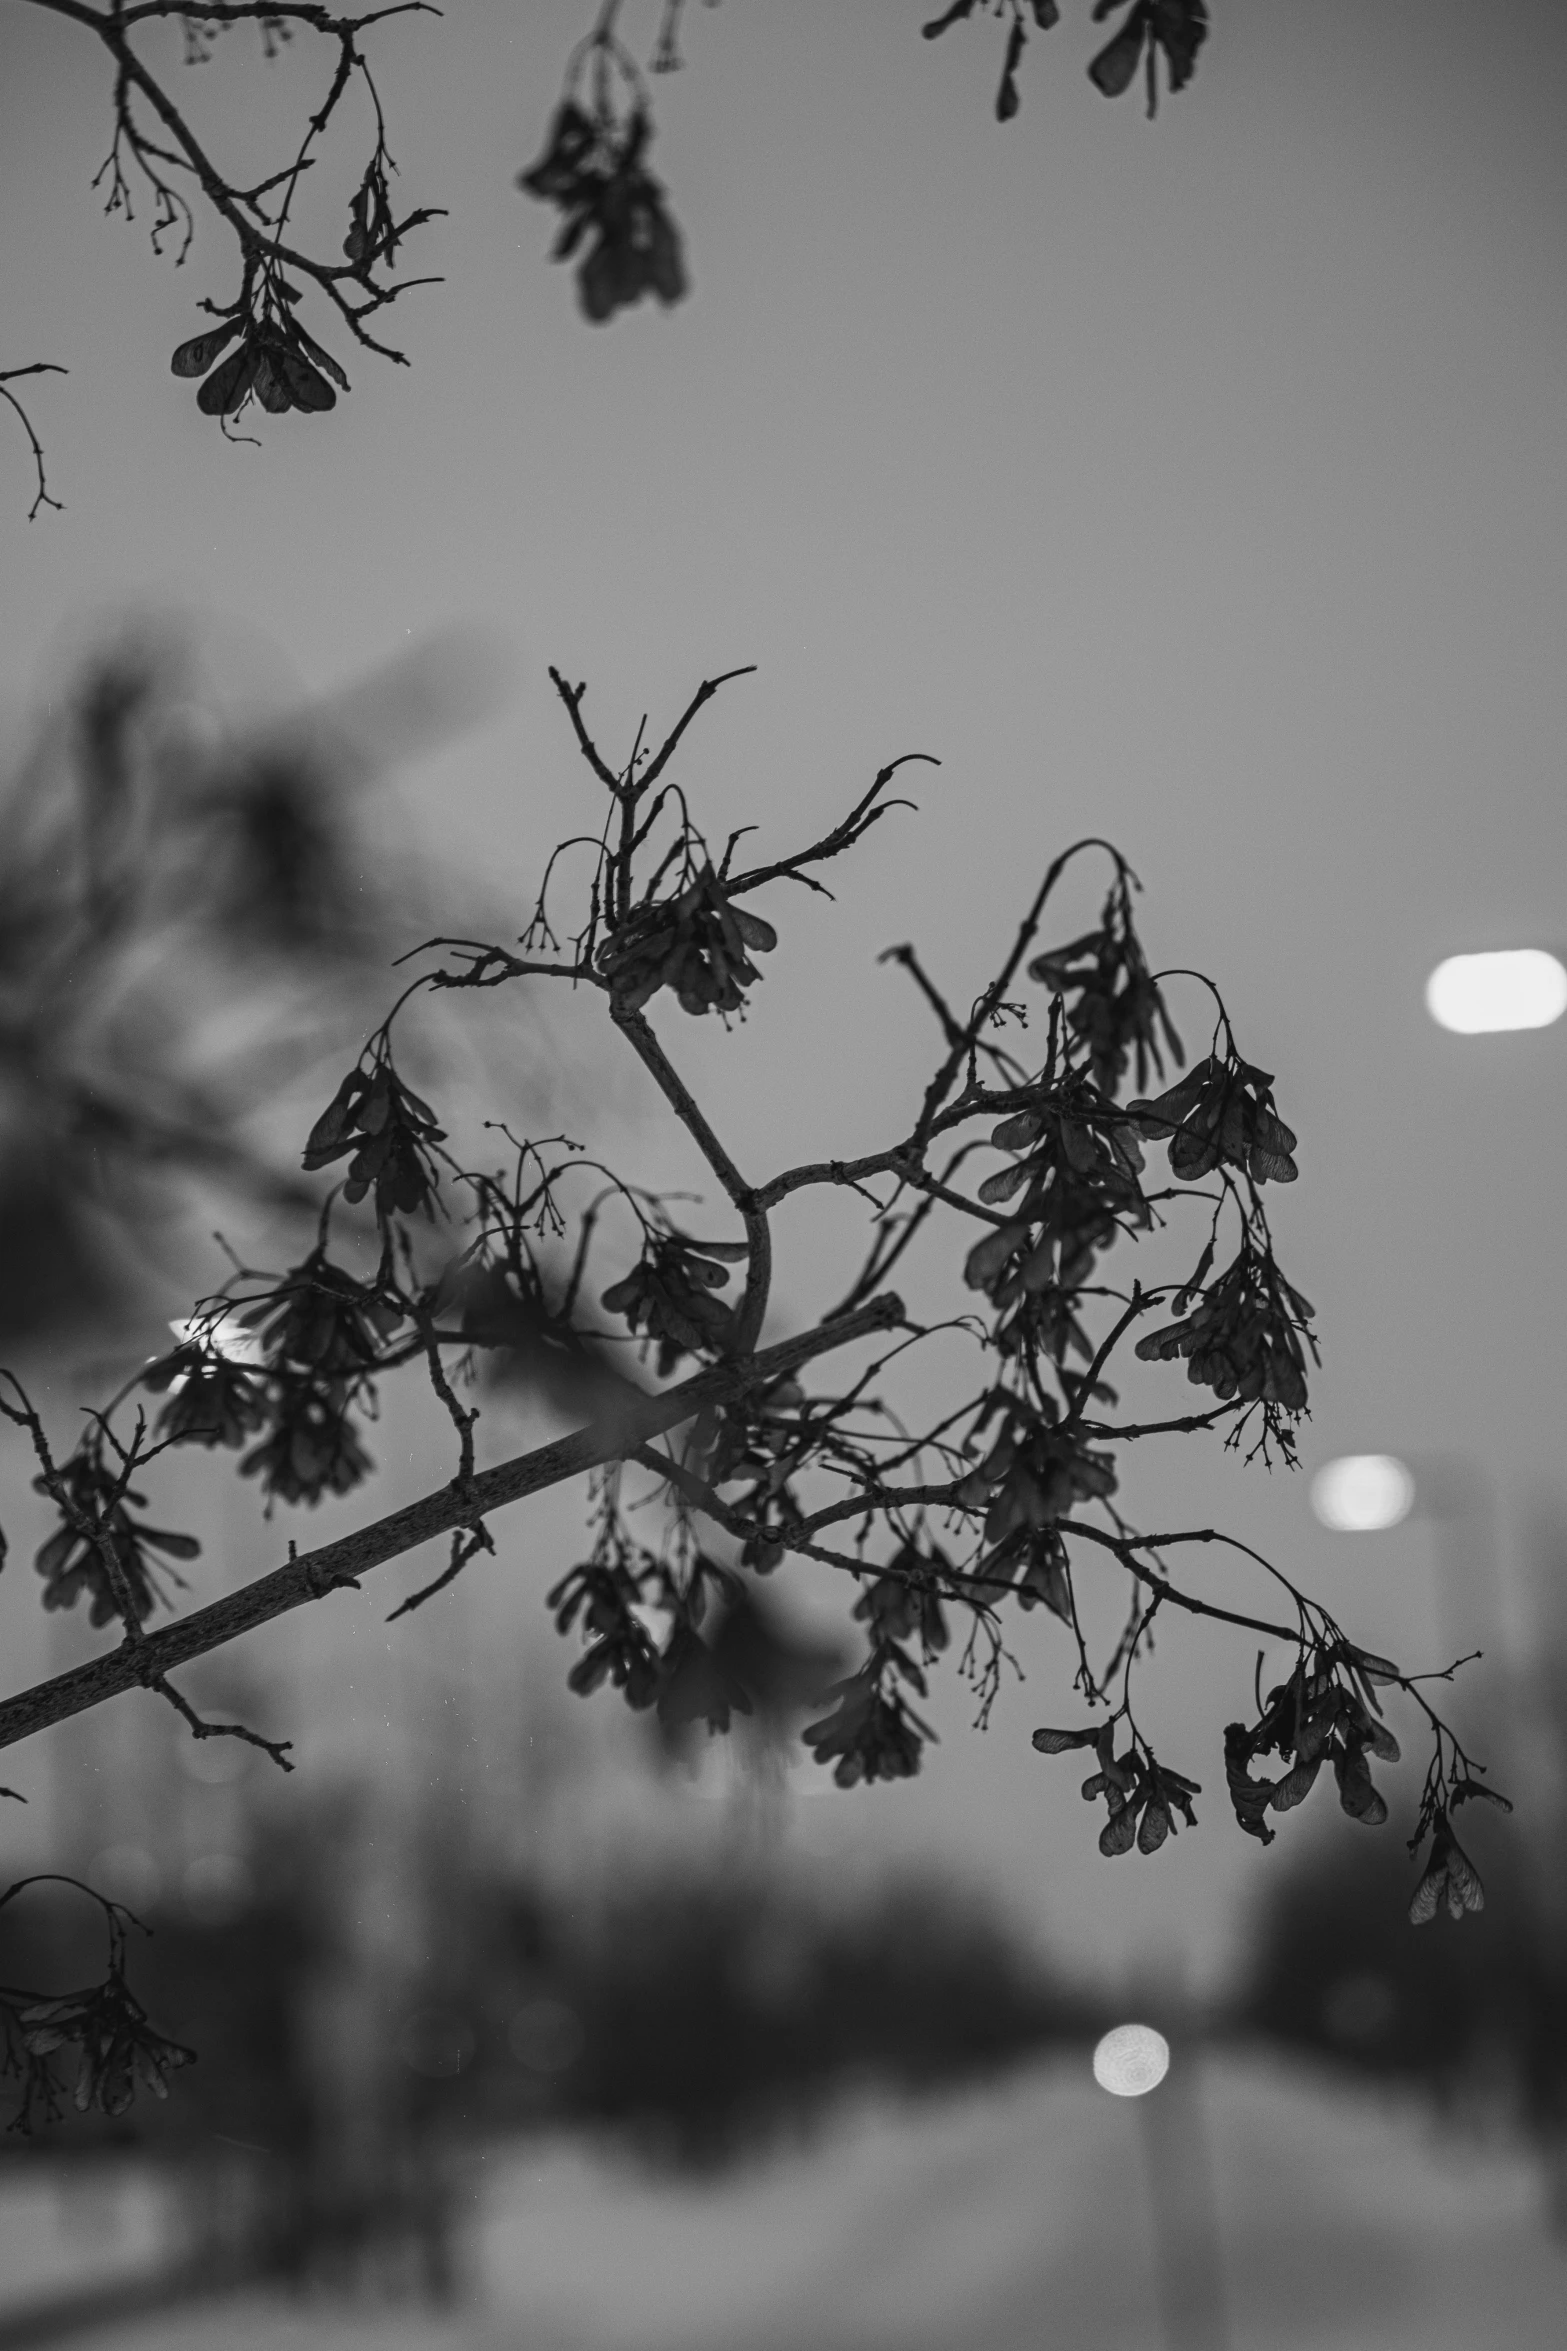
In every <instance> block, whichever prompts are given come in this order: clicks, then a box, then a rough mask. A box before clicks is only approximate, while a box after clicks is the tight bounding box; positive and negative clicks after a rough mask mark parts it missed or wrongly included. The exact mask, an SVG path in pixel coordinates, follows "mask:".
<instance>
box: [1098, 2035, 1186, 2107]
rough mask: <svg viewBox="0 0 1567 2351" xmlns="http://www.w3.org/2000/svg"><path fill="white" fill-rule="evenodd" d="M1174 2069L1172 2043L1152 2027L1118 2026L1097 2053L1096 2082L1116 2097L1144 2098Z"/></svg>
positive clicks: (1106, 2036)
mask: <svg viewBox="0 0 1567 2351" xmlns="http://www.w3.org/2000/svg"><path fill="white" fill-rule="evenodd" d="M1169 2070H1170V2044H1169V2042H1168V2041H1167V2040H1166V2039H1165V2037H1164V2035H1163V2033H1156V2032H1155V2031H1154V2029H1153V2026H1152V2025H1151V2024H1118V2025H1117V2026H1116V2028H1115V2030H1114V2031H1113V2032H1109V2033H1106V2035H1105V2037H1104V2039H1103V2040H1102V2041H1101V2042H1100V2043H1099V2046H1098V2047H1097V2048H1096V2049H1095V2051H1094V2080H1095V2081H1096V2082H1097V2083H1098V2084H1099V2087H1100V2089H1101V2090H1108V2091H1109V2093H1110V2095H1111V2097H1112V2098H1141V2097H1142V2096H1143V2095H1144V2093H1145V2092H1146V2091H1148V2090H1157V2088H1158V2087H1159V2084H1160V2083H1161V2082H1162V2081H1163V2080H1164V2077H1165V2075H1166V2074H1167V2073H1168V2072H1169Z"/></svg>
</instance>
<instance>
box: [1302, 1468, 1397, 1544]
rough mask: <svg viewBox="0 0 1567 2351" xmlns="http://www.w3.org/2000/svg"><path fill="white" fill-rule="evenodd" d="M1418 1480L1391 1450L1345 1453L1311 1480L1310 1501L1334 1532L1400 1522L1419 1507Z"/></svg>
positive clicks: (1347, 1532)
mask: <svg viewBox="0 0 1567 2351" xmlns="http://www.w3.org/2000/svg"><path fill="white" fill-rule="evenodd" d="M1414 1500H1415V1481H1414V1478H1413V1476H1412V1475H1411V1473H1410V1471H1409V1470H1408V1469H1406V1467H1405V1466H1404V1464H1403V1462H1401V1461H1396V1460H1395V1459H1394V1457H1393V1455H1392V1454H1391V1453H1346V1454H1344V1455H1342V1456H1341V1458H1340V1459H1339V1460H1337V1461H1330V1462H1329V1463H1328V1465H1327V1467H1326V1469H1319V1470H1318V1472H1317V1474H1316V1476H1315V1477H1314V1478H1313V1479H1312V1481H1311V1507H1312V1509H1313V1510H1314V1511H1315V1512H1316V1514H1317V1516H1318V1518H1319V1519H1320V1520H1321V1521H1322V1524H1323V1525H1324V1526H1325V1527H1332V1529H1333V1531H1334V1533H1335V1534H1340V1535H1370V1534H1375V1533H1377V1532H1378V1530H1379V1529H1380V1528H1382V1527H1396V1526H1397V1524H1398V1522H1399V1520H1400V1519H1401V1518H1407V1517H1408V1516H1409V1513H1410V1511H1411V1510H1412V1509H1413V1507H1414Z"/></svg>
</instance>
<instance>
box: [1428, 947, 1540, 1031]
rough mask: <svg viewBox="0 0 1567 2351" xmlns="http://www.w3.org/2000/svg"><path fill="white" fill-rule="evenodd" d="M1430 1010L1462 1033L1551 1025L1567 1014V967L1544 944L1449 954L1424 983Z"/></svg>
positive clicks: (1442, 1023)
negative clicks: (1494, 951) (1486, 952)
mask: <svg viewBox="0 0 1567 2351" xmlns="http://www.w3.org/2000/svg"><path fill="white" fill-rule="evenodd" d="M1426 1010H1427V1011H1428V1012H1429V1013H1430V1015H1431V1018H1432V1019H1433V1020H1434V1021H1436V1022H1437V1023H1438V1024H1439V1026H1440V1027H1442V1028H1444V1029H1454V1030H1456V1031H1457V1033H1458V1034H1459V1035H1460V1036H1464V1037H1473V1036H1479V1035H1481V1034H1482V1033H1484V1032H1487V1031H1490V1030H1494V1029H1543V1028H1549V1026H1550V1024H1551V1022H1552V1021H1553V1020H1560V1018H1561V1016H1562V1014H1563V1013H1564V1012H1567V970H1564V969H1563V968H1562V966H1561V964H1560V963H1558V961H1557V960H1556V957H1555V956H1554V955H1547V954H1546V953H1545V951H1544V949H1543V948H1541V947H1517V948H1513V949H1510V950H1509V951H1508V952H1506V953H1505V954H1495V955H1450V956H1448V958H1447V960H1446V962H1445V963H1439V964H1438V965H1437V967H1436V969H1435V971H1434V972H1433V973H1432V974H1431V977H1430V978H1429V979H1428V980H1427V982H1426Z"/></svg>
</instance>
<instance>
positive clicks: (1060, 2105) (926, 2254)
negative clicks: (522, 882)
mask: <svg viewBox="0 0 1567 2351" xmlns="http://www.w3.org/2000/svg"><path fill="white" fill-rule="evenodd" d="M1173 2083H1174V2077H1173V2076H1172V2083H1171V2085H1167V2087H1166V2090H1165V2091H1164V2092H1162V2093H1161V2092H1156V2093H1154V2095H1155V2097H1158V2096H1160V2095H1164V2096H1169V2095H1170V2094H1171V2088H1172V2087H1173ZM1199 2094H1200V2098H1201V2103H1202V2109H1203V2112H1204V2115H1205V2119H1206V2136H1207V2137H1208V2139H1209V2141H1210V2142H1211V2150H1212V2162H1213V2169H1214V2174H1215V2186H1216V2199H1217V2211H1218V2223H1219V2232H1220V2238H1221V2245H1222V2266H1223V2273H1224V2285H1225V2298H1226V2300H1227V2302H1228V2306H1229V2328H1228V2340H1229V2343H1230V2345H1231V2346H1232V2351H1271V2347H1272V2346H1275V2345H1277V2346H1280V2347H1284V2346H1288V2347H1289V2351H1308V2347H1309V2351H1351V2347H1352V2346H1353V2347H1355V2351H1362V2347H1364V2346H1367V2345H1370V2344H1373V2343H1374V2344H1376V2345H1377V2346H1378V2347H1379V2351H1403V2347H1404V2346H1405V2345H1408V2346H1410V2351H1413V2347H1414V2346H1416V2345H1419V2346H1420V2347H1421V2351H1449V2347H1451V2351H1460V2347H1461V2351H1471V2347H1472V2346H1474V2345H1476V2344H1478V2343H1480V2342H1482V2341H1486V2342H1494V2343H1498V2344H1504V2345H1506V2346H1508V2347H1509V2351H1537V2347H1538V2351H1547V2347H1549V2351H1555V2347H1556V2346H1557V2345H1559V2343H1560V2341H1561V2312H1562V2308H1563V2299H1564V2295H1567V2246H1563V2245H1561V2244H1560V2243H1559V2242H1558V2243H1553V2242H1552V2240H1551V2238H1550V2237H1549V2235H1548V2233H1547V2230H1546V2227H1545V2222H1544V2218H1543V2213H1544V2197H1543V2192H1542V2189H1541V2185H1540V2180H1539V2175H1538V2172H1537V2170H1536V2169H1535V2168H1534V2167H1533V2166H1532V2165H1531V2164H1530V2163H1529V2162H1528V2161H1527V2160H1526V2159H1525V2158H1524V2157H1523V2156H1522V2155H1520V2154H1518V2153H1515V2152H1512V2151H1510V2150H1509V2149H1507V2148H1505V2147H1503V2146H1501V2145H1498V2144H1496V2143H1488V2142H1487V2141H1485V2140H1484V2139H1482V2138H1478V2137H1475V2136H1465V2135H1462V2134H1458V2133H1454V2132H1439V2131H1438V2130H1437V2128H1436V2127H1435V2125H1434V2124H1433V2123H1432V2121H1431V2120H1430V2116H1429V2110H1428V2109H1427V2108H1426V2107H1425V2106H1424V2105H1423V2104H1422V2103H1421V2102H1419V2101H1417V2100H1415V2099H1414V2098H1412V2097H1407V2096H1405V2095H1404V2094H1402V2093H1396V2092H1391V2091H1389V2092H1386V2093H1382V2094H1378V2093H1375V2092H1368V2091H1366V2090H1364V2089H1361V2088H1353V2089H1351V2088H1349V2087H1347V2086H1345V2085H1344V2084H1342V2083H1341V2082H1338V2081H1335V2080H1333V2079H1332V2078H1330V2077H1328V2076H1326V2075H1318V2074H1313V2073H1310V2072H1307V2071H1305V2070H1302V2069H1299V2068H1291V2067H1288V2066H1286V2065H1284V2064H1282V2063H1280V2062H1279V2061H1277V2060H1273V2059H1267V2060H1263V2059H1254V2058H1249V2057H1244V2056H1239V2055H1225V2056H1218V2057H1215V2058H1213V2059H1211V2060H1210V2061H1208V2063H1207V2065H1206V2067H1205V2075H1204V2080H1203V2083H1202V2085H1201V2089H1200V2093H1199ZM1144 2119H1145V2118H1144V2115H1143V2112H1142V2109H1141V2102H1140V2101H1135V2100H1118V2099H1112V2098H1108V2097H1106V2096H1104V2095H1102V2094H1101V2093H1100V2092H1099V2091H1098V2090H1096V2089H1095V2088H1094V2086H1093V2084H1092V2082H1091V2080H1090V2079H1089V2077H1088V2070H1087V2065H1086V2062H1085V2061H1084V2060H1083V2059H1081V2058H1074V2059H1070V2060H1067V2059H1060V2058H1058V2059H1054V2060H1052V2061H1051V2062H1050V2063H1049V2064H1048V2065H1047V2066H1045V2067H1041V2068H1036V2069H1034V2070H1032V2071H1030V2072H1028V2073H1026V2074H1023V2075H1020V2076H1018V2077H1016V2078H1015V2079H1013V2080H1012V2081H1010V2082H1008V2083H1005V2084H1003V2085H1001V2086H998V2087H994V2088H992V2089H990V2090H987V2091H982V2092H970V2093H967V2094H963V2095H960V2096H951V2097H947V2098H944V2099H942V2100H940V2101H935V2100H932V2101H930V2102H928V2103H925V2104H916V2105H909V2106H901V2107H895V2106H892V2105H890V2104H883V2105H880V2106H862V2107H860V2108H858V2109H855V2110H851V2111H846V2112H845V2113H844V2114H843V2115H842V2116H841V2117H840V2119H839V2121H838V2122H837V2123H836V2124H835V2125H834V2127H832V2128H831V2129H830V2130H829V2131H827V2132H826V2133H825V2134H824V2135H823V2137H822V2138H821V2139H820V2141H819V2142H818V2143H817V2144H816V2145H815V2146H813V2147H808V2148H807V2149H805V2150H803V2151H801V2152H795V2153H789V2154H786V2155H780V2156H775V2157H773V2158H770V2159H768V2160H766V2161H762V2162H757V2163H754V2164H752V2165H749V2166H743V2167H741V2168H739V2169H736V2170H735V2171H733V2172H729V2173H725V2174H721V2175H719V2176H718V2177H717V2178H714V2179H701V2178H692V2177H690V2176H681V2175H670V2174H659V2173H655V2172H652V2171H649V2170H646V2169H642V2168H639V2167H634V2166H633V2165H632V2164H631V2162H630V2160H629V2159H628V2158H623V2157H617V2156H609V2155H604V2154H600V2153H596V2152H595V2151H594V2148H593V2146H592V2145H591V2144H590V2143H589V2142H587V2141H586V2140H584V2139H583V2138H581V2137H567V2136H561V2137H556V2138H548V2137H545V2138H540V2139H539V2140H537V2141H535V2142H533V2143H531V2144H529V2145H527V2146H525V2147H521V2148H516V2149H514V2150H512V2151H507V2150H505V2149H501V2150H498V2151H493V2152H491V2153H490V2154H489V2155H488V2156H485V2157H482V2158H476V2159H475V2164H474V2172H473V2175H472V2185H471V2187H470V2189H469V2192H468V2195H467V2197H466V2198H465V2203H466V2209H467V2215H468V2223H467V2243H466V2254H467V2287H468V2293H467V2297H466V2298H465V2301H464V2303H463V2304H462V2305H461V2307H460V2308H459V2310H458V2311H457V2312H455V2313H454V2314H452V2315H451V2316H446V2317H442V2316H427V2315H422V2314H414V2313H410V2312H409V2311H408V2310H407V2309H406V2308H399V2307H397V2306H396V2305H395V2304H392V2303H388V2304H386V2305H384V2306H382V2307H379V2308H371V2309H367V2308H364V2307H362V2306H361V2308H360V2309H359V2310H358V2311H357V2312H355V2313H354V2314H353V2315H343V2314H340V2313H339V2312H337V2311H335V2310H333V2309H332V2308H331V2307H330V2306H323V2307H321V2308H319V2309H316V2308H313V2307H311V2306H309V2305H299V2304H296V2305H293V2306H290V2305H287V2304H284V2303H280V2302H277V2301H272V2300H261V2299H239V2300H235V2301H230V2302H224V2303H217V2304H215V2303H212V2302H205V2303H200V2304H191V2305H189V2306H187V2307H186V2308H185V2309H184V2310H178V2311H166V2312H157V2313H151V2314H148V2315H146V2316H144V2317H142V2318H141V2319H139V2320H137V2321H134V2322H132V2323H125V2324H120V2325H115V2326H112V2327H105V2328H102V2329H99V2330H93V2331H90V2332H87V2333H83V2334H81V2335H79V2336H77V2337H75V2338H74V2339H75V2340H77V2341H79V2342H80V2343H82V2344H83V2346H84V2351H86V2347H89V2346H90V2347H91V2351H154V2346H157V2347H158V2351H164V2347H167V2351H186V2347H187V2346H189V2347H190V2351H195V2346H197V2345H203V2346H205V2345H209V2344H212V2343H214V2342H221V2343H223V2344H224V2345H225V2346H226V2347H228V2351H274V2347H277V2351H282V2347H283V2346H298V2347H299V2351H307V2347H308V2351H350V2347H353V2351H358V2347H359V2346H361V2345H363V2346H366V2347H368V2346H370V2345H372V2344H375V2345H381V2344H386V2345H399V2346H400V2345H407V2346H409V2351H413V2347H415V2346H417V2347H418V2351H447V2347H450V2351H458V2347H462V2351H468V2347H472V2351H481V2347H483V2351H490V2347H492V2346H493V2347H495V2351H500V2347H501V2346H507V2347H510V2346H517V2347H519V2351H521V2347H522V2346H524V2345H525V2346H527V2351H620V2347H621V2346H625V2347H627V2351H629V2347H631V2346H636V2347H637V2351H676V2346H679V2347H680V2351H708V2347H709V2346H711V2347H712V2351H718V2346H720V2345H723V2346H725V2347H726V2351H740V2347H744V2351H774V2347H776V2351H783V2347H784V2346H785V2345H797V2344H800V2343H808V2344H810V2345H811V2346H812V2347H813V2351H851V2347H854V2351H871V2347H872V2346H880V2345H883V2344H885V2345H887V2346H889V2347H890V2346H893V2345H897V2346H898V2347H899V2351H922V2347H923V2346H927V2345H928V2346H930V2347H931V2351H936V2347H937V2346H943V2347H945V2346H950V2345H952V2344H955V2343H958V2342H961V2343H962V2344H963V2345H964V2346H965V2351H1038V2347H1039V2346H1042V2345H1045V2346H1053V2345H1060V2346H1063V2347H1065V2346H1069V2345H1074V2346H1075V2345H1080V2344H1083V2343H1086V2342H1089V2341H1092V2342H1093V2343H1094V2345H1095V2346H1096V2351H1164V2345H1165V2342H1166V2340H1167V2338H1166V2336H1165V2335H1164V2333H1163V2332H1162V2330H1161V2320H1160V2316H1159V2307H1158V2294H1157V2285H1156V2256H1155V2240H1154V2231H1153V2227H1152V2223H1151V2216H1150V2200H1149V2186H1148V2174H1147V2169H1146V2163H1145V2153H1144V2147H1143V2145H1142V2136H1143V2127H1144ZM1196 2153H1197V2151H1196V2150H1194V2151H1193V2156H1194V2159H1196ZM80 2218H81V2225H82V2227H83V2228H84V2230H85V2228H86V2225H87V2223H88V2219H89V2215H88V2212H87V2210H86V2208H85V2207H84V2208H83V2210H82V2213H81V2216H80ZM143 2225H144V2224H143ZM95 2233H96V2236H97V2238H98V2241H99V2243H100V2245H101V2243H102V2236H103V2229H102V2213H101V2209H100V2211H99V2217H98V2222H97V2227H96V2231H95ZM46 2236H47V2226H46V2221H45V2216H44V2214H43V2213H42V2211H41V2208H40V2204H39V2200H38V2197H37V2193H36V2191H34V2192H33V2194H32V2195H31V2196H30V2197H27V2198H23V2197H22V2196H20V2195H19V2194H18V2193H17V2191H16V2190H15V2189H12V2190H9V2191H7V2200H6V2202H5V2203H4V2204H3V2205H0V2275H3V2276H4V2277H5V2278H6V2279H7V2280H8V2281H12V2283H10V2284H8V2286H7V2290H6V2302H7V2304H8V2305H9V2308H10V2310H14V2309H15V2305H16V2300H17V2297H16V2294H15V2292H14V2286H15V2284H18V2283H21V2282H22V2281H23V2280H24V2278H25V2280H26V2283H27V2284H28V2286H29V2287H30V2288H31V2289H32V2291H33V2292H37V2291H38V2290H39V2289H40V2288H41V2286H42V2284H43V2280H42V2278H41V2277H39V2275H38V2274H37V2272H38V2264H37V2260H36V2254H37V2252H38V2249H39V2248H40V2246H41V2245H42V2243H43V2242H44V2241H45V2238H46ZM54 2243H55V2251H56V2254H57V2256H58V2258H59V2259H61V2260H62V2261H69V2260H70V2259H71V2258H72V2255H73V2245H72V2241H71V2239H70V2238H69V2237H68V2236H66V2235H64V2234H61V2235H60V2236H58V2237H57V2238H56V2239H55V2241H54ZM76 2250H77V2253H78V2257H79V2244H78V2247H77V2248H76ZM7 2315H9V2312H8V2313H7ZM13 2339H16V2340H20V2339H21V2338H20V2336H16V2337H13V2335H12V2334H10V2333H6V2334H4V2335H0V2340H4V2341H6V2342H10V2341H12V2340H13ZM39 2339H42V2338H39Z"/></svg>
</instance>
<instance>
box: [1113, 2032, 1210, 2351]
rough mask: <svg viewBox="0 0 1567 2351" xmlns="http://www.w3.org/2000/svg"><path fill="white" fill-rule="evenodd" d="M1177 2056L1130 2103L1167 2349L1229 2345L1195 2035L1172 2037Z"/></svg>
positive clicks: (1195, 2349) (1187, 2350)
mask: <svg viewBox="0 0 1567 2351" xmlns="http://www.w3.org/2000/svg"><path fill="white" fill-rule="evenodd" d="M1170 2039H1171V2042H1172V2044H1173V2047H1174V2049H1175V2050H1176V2051H1177V2052H1178V2054H1177V2055H1176V2056H1175V2058H1174V2059H1173V2061H1172V2063H1171V2066H1170V2070H1169V2072H1168V2073H1167V2074H1166V2075H1165V2077H1164V2080H1163V2081H1162V2082H1161V2083H1160V2085H1159V2087H1158V2088H1157V2089H1156V2090H1153V2091H1151V2092H1150V2093H1149V2094H1148V2096H1147V2097H1145V2098H1139V2099H1137V2100H1136V2101H1135V2103H1136V2105H1137V2108H1138V2117H1139V2122H1140V2124H1141V2137H1142V2143H1143V2160H1144V2162H1145V2164H1146V2166H1147V2171H1148V2194H1149V2202H1150V2204H1151V2206H1152V2208H1153V2224H1154V2249H1155V2260H1156V2263H1157V2269H1158V2279H1159V2310H1160V2318H1161V2322H1162V2331H1163V2335H1164V2341H1165V2351H1229V2343H1230V2329H1229V2320H1228V2316H1227V2313H1226V2308H1225V2298H1224V2270H1223V2262H1222V2258H1221V2255H1220V2250H1219V2211H1218V2199H1217V2196H1216V2194H1215V2192H1214V2177H1213V2154H1212V2149H1211V2147H1210V2145H1209V2141H1208V2132H1207V2125H1206V2123H1205V2121H1204V2118H1203V2111H1202V2092H1201V2084H1200V2081H1199V2079H1198V2071H1197V2057H1196V2048H1197V2043H1196V2039H1195V2036H1194V2035H1193V2034H1192V2033H1191V2032H1190V2031H1189V2030H1188V2031H1187V2032H1185V2033H1181V2034H1180V2035H1179V2038H1177V2035H1176V2033H1174V2032H1172V2033H1171V2035H1170Z"/></svg>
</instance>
